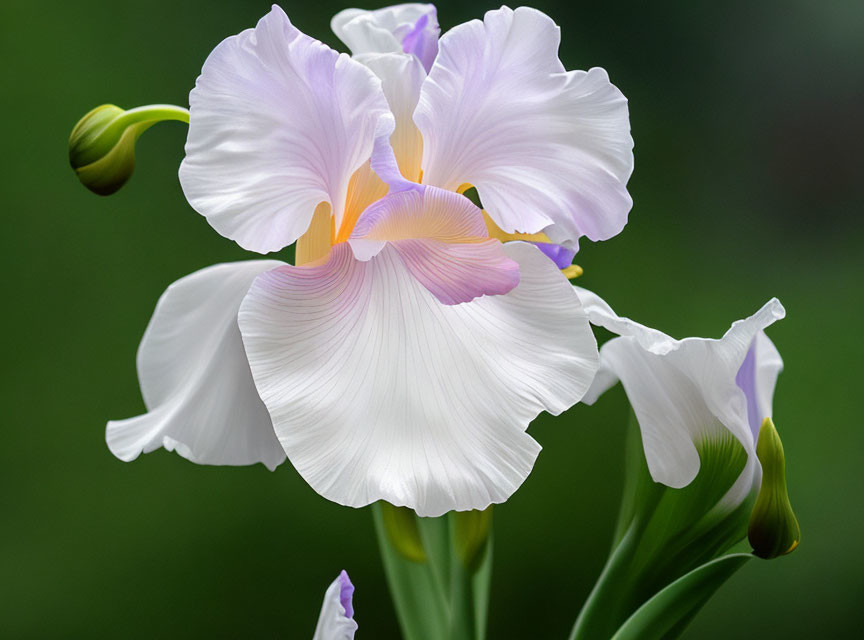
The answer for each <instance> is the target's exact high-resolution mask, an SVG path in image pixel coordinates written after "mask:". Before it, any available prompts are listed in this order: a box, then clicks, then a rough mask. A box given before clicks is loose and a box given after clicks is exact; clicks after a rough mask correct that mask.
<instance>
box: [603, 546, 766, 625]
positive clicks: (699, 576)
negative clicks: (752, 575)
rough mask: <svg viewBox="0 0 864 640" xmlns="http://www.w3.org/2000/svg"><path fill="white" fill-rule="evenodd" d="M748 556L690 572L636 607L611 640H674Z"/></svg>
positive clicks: (732, 556) (729, 557) (733, 556)
mask: <svg viewBox="0 0 864 640" xmlns="http://www.w3.org/2000/svg"><path fill="white" fill-rule="evenodd" d="M752 557H753V556H752V555H751V554H749V553H735V554H730V555H727V556H723V557H721V558H717V559H716V560H712V561H711V562H708V563H706V564H704V565H702V566H701V567H698V568H696V569H693V570H692V571H691V572H690V573H688V574H686V575H684V576H683V577H681V578H679V579H678V580H676V581H675V582H673V583H672V584H670V585H669V586H667V587H666V588H665V589H663V590H662V591H660V592H659V593H658V594H657V595H655V596H654V597H653V598H651V599H650V600H649V601H648V602H646V603H645V604H643V605H642V606H641V607H639V609H638V610H637V611H636V612H635V613H634V614H633V615H632V616H630V618H629V619H628V620H627V621H626V622H625V623H624V624H623V625H622V626H621V628H620V629H618V631H617V632H616V633H615V635H614V636H612V640H673V639H674V638H677V637H678V636H680V635H681V633H683V631H684V629H685V628H686V626H687V623H689V621H690V620H691V619H692V618H693V616H694V615H695V614H696V613H697V612H698V611H699V609H701V608H702V606H703V605H704V604H705V603H706V602H708V600H709V599H710V598H711V596H712V595H714V592H715V591H717V589H718V588H720V586H721V585H722V584H723V583H724V582H726V580H728V579H729V578H730V577H731V576H732V574H734V573H735V572H736V571H737V570H738V569H740V568H741V567H742V566H743V565H744V564H745V563H746V562H747V561H748V560H749V559H750V558H752Z"/></svg>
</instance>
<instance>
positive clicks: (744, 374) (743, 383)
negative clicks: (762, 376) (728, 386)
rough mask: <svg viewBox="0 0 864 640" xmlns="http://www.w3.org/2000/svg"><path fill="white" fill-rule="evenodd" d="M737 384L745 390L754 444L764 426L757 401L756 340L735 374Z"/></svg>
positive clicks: (748, 418)
mask: <svg viewBox="0 0 864 640" xmlns="http://www.w3.org/2000/svg"><path fill="white" fill-rule="evenodd" d="M735 384H737V385H738V388H739V389H741V391H743V392H744V396H745V397H746V398H747V420H748V421H749V422H750V431H751V432H752V433H753V444H756V441H757V440H758V439H759V428H760V427H761V426H762V418H761V417H760V416H759V404H758V402H757V401H756V340H755V339H754V340H753V342H752V343H751V344H750V348H749V349H748V350H747V355H746V356H745V357H744V362H742V363H741V367H740V368H739V369H738V373H737V374H736V375H735Z"/></svg>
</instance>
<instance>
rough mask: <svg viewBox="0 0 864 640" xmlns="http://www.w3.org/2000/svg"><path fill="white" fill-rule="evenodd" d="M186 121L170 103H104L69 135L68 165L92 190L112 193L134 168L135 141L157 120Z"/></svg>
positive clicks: (184, 114)
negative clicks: (126, 106) (131, 106)
mask: <svg viewBox="0 0 864 640" xmlns="http://www.w3.org/2000/svg"><path fill="white" fill-rule="evenodd" d="M163 120H178V121H181V122H186V123H188V122H189V111H188V110H186V109H183V108H182V107H175V106H172V105H150V106H146V107H138V108H136V109H130V110H128V111H127V110H125V109H121V108H120V107H118V106H115V105H113V104H103V105H101V106H99V107H96V108H95V109H93V110H92V111H90V112H89V113H88V114H87V115H85V116H84V117H83V118H81V120H80V121H79V122H78V124H76V125H75V128H74V129H72V134H71V135H70V136H69V164H71V165H72V168H73V169H74V170H75V173H76V174H77V175H78V179H79V180H81V183H82V184H83V185H84V186H85V187H87V188H88V189H90V191H92V192H93V193H97V194H99V195H101V196H107V195H111V194H112V193H114V192H115V191H117V190H118V189H120V187H122V186H123V185H124V184H126V182H127V181H128V180H129V178H130V177H131V176H132V172H133V171H134V170H135V142H136V141H137V140H138V138H139V136H140V135H141V134H142V133H144V132H145V131H146V130H147V129H149V128H150V127H152V126H153V125H154V124H156V123H157V122H161V121H163Z"/></svg>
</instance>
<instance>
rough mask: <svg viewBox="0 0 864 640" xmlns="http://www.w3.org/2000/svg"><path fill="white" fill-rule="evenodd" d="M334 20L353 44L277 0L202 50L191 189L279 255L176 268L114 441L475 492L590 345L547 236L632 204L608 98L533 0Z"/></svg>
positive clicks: (628, 149) (463, 498)
mask: <svg viewBox="0 0 864 640" xmlns="http://www.w3.org/2000/svg"><path fill="white" fill-rule="evenodd" d="M333 26H334V29H335V31H336V32H337V34H338V35H340V36H341V37H342V38H343V39H344V41H345V42H346V43H347V44H348V45H349V46H350V47H351V49H352V50H353V52H354V54H355V55H354V57H353V58H352V57H349V56H348V55H346V54H339V53H337V52H336V51H334V50H332V49H330V48H329V47H327V46H326V45H324V44H322V43H321V42H318V41H316V40H314V39H312V38H310V37H309V36H306V35H304V34H303V33H301V32H300V31H298V30H297V29H296V28H295V27H294V26H293V25H292V24H291V22H290V21H289V19H288V17H287V16H286V15H285V13H284V12H283V11H282V10H281V9H280V8H279V7H277V6H274V7H273V9H272V11H271V12H270V13H269V14H267V15H266V16H265V17H264V18H262V19H261V20H260V22H259V23H258V25H257V26H256V27H255V28H254V29H248V30H246V31H244V32H242V33H240V34H238V35H236V36H232V37H229V38H227V39H226V40H224V41H223V42H222V43H221V44H219V45H218V46H217V47H216V48H215V49H214V50H213V52H212V53H211V54H210V56H209V57H208V58H207V61H206V62H205V64H204V67H203V70H202V72H201V75H200V77H199V78H198V80H197V82H196V86H195V88H194V90H193V91H192V93H191V95H190V123H189V135H188V140H187V144H186V157H185V159H184V160H183V163H182V166H181V168H180V181H181V184H182V187H183V190H184V193H185V195H186V197H187V199H188V201H189V202H190V204H191V205H192V207H193V208H195V209H196V210H197V211H198V212H199V213H201V214H202V215H203V216H205V217H206V219H207V221H208V222H209V223H210V225H211V226H212V227H213V228H214V229H216V231H218V232H219V233H220V234H222V235H223V236H225V237H226V238H229V239H231V240H234V241H236V242H237V243H238V244H239V245H240V246H242V247H243V248H245V249H247V250H250V251H254V252H258V253H262V254H263V253H268V252H273V251H279V250H281V249H283V248H285V247H287V246H289V245H291V244H293V243H295V242H296V260H295V262H296V264H295V265H290V264H285V263H283V262H280V261H277V260H255V261H248V262H239V263H233V264H222V265H217V266H213V267H209V268H206V269H203V270H201V271H199V272H197V273H194V274H192V275H190V276H187V277H185V278H183V279H181V280H179V281H178V282H176V283H174V284H173V285H171V286H170V287H169V288H168V290H167V291H166V292H165V294H164V295H163V296H162V298H161V300H160V301H159V304H158V305H157V308H156V311H155V313H154V315H153V318H152V320H151V322H150V324H149V326H148V328H147V331H146V333H145V336H144V338H143V341H142V343H141V347H140V349H139V353H138V374H139V378H140V383H141V388H142V393H143V396H144V400H145V404H146V406H147V409H148V412H147V413H146V414H144V415H142V416H138V417H135V418H131V419H128V420H122V421H116V422H111V423H109V425H108V428H107V440H108V444H109V447H110V448H111V450H112V451H113V452H114V454H115V455H116V456H118V457H119V458H121V459H123V460H132V459H134V458H135V457H137V456H138V455H139V454H140V453H141V452H148V451H152V450H154V449H156V448H158V447H160V446H161V447H164V448H166V449H169V450H175V451H177V452H178V453H179V454H180V455H182V456H184V457H186V458H188V459H189V460H192V461H194V462H197V463H202V464H235V465H236V464H252V463H256V462H262V463H264V464H265V465H266V466H267V467H268V468H271V469H272V468H275V467H276V466H277V465H278V464H280V463H281V462H282V461H283V460H284V459H285V456H286V454H287V456H288V458H289V459H290V461H291V463H292V464H293V466H294V467H295V468H296V469H297V471H298V472H299V473H300V474H301V476H302V477H303V478H304V479H305V480H306V481H307V482H308V483H309V484H310V485H311V486H312V487H313V488H314V489H315V490H316V491H318V493H320V494H321V495H323V496H324V497H326V498H328V499H330V500H333V501H335V502H338V503H340V504H344V505H349V506H354V507H360V506H363V505H366V504H369V503H371V502H374V501H376V500H382V499H383V500H386V501H388V502H390V503H392V504H394V505H399V506H408V507H411V508H413V509H414V510H415V511H417V513H418V514H420V515H423V516H437V515H440V514H442V513H444V512H447V511H449V510H467V509H483V508H485V507H487V506H488V505H489V504H491V503H497V502H502V501H504V500H506V499H507V498H508V497H509V496H510V495H511V494H512V493H513V492H514V491H515V490H516V489H517V488H518V487H519V486H520V484H521V483H522V482H523V481H524V480H525V478H526V477H527V475H528V473H529V472H530V470H531V468H532V466H533V464H534V461H535V459H536V457H537V455H538V453H539V450H540V446H539V445H538V443H537V442H536V441H535V440H534V439H533V438H532V437H530V436H529V435H528V434H527V433H526V429H527V427H528V424H529V423H530V422H531V420H533V419H534V418H535V417H536V416H537V415H538V414H539V413H540V412H542V411H544V410H545V411H548V412H550V413H552V414H556V415H557V414H559V413H561V412H562V411H564V410H566V409H567V408H569V407H570V406H572V405H573V404H575V403H576V402H578V401H579V400H580V399H581V398H582V396H583V395H584V393H585V392H586V391H587V390H588V388H589V386H590V383H591V381H592V379H593V377H594V374H595V371H596V369H597V366H598V353H597V347H596V342H595V340H594V338H593V335H592V333H591V330H590V326H589V324H588V320H587V318H586V315H585V312H584V311H583V309H582V306H581V303H580V301H579V297H578V295H577V293H576V292H575V290H574V289H573V287H572V286H571V285H570V284H569V282H568V281H567V279H566V278H565V277H564V276H563V275H562V273H561V271H560V270H559V268H558V267H559V265H558V264H556V262H554V261H553V260H550V259H549V258H548V257H547V256H552V257H553V258H560V257H561V254H562V253H563V254H565V255H567V254H568V252H569V256H570V258H571V259H572V252H573V251H575V249H576V246H577V242H578V240H579V238H580V237H581V236H586V237H588V238H589V239H591V240H602V239H605V238H608V237H610V236H612V235H614V234H616V233H618V232H619V231H620V230H621V228H622V227H623V225H624V224H625V223H626V218H627V213H628V211H629V208H630V198H629V195H628V194H627V191H626V187H625V184H626V181H627V179H628V177H629V175H630V172H631V170H632V162H633V156H632V139H631V137H630V132H629V121H628V115H627V104H626V100H625V99H624V97H623V96H622V95H621V93H620V92H619V91H618V90H617V89H616V88H615V87H614V86H613V85H611V84H610V83H609V80H608V77H607V75H606V73H605V72H604V71H603V70H602V69H591V70H590V71H588V72H584V71H566V70H565V69H564V66H563V65H562V63H561V62H560V60H559V59H558V54H557V48H558V43H559V30H558V27H557V26H556V25H555V24H554V22H553V21H552V20H551V19H550V18H549V17H547V16H546V15H544V14H542V13H540V12H539V11H536V10H533V9H528V8H519V9H517V10H515V11H513V10H511V9H509V8H506V7H502V8H501V9H499V10H496V11H490V12H488V13H487V14H486V16H485V18H484V20H483V21H479V20H473V21H471V22H468V23H465V24H462V25H459V26H457V27H455V28H454V29H452V30H450V31H449V32H447V33H446V34H445V35H444V36H442V37H441V39H440V41H439V40H438V31H439V30H438V25H437V19H436V16H435V10H434V7H432V6H431V5H401V6H399V7H389V8H386V9H382V10H379V11H374V12H363V11H358V10H349V11H348V12H343V13H341V14H339V15H338V16H336V18H334V21H333ZM471 186H473V187H475V188H476V189H477V192H478V194H479V197H480V198H481V200H482V202H483V205H484V210H482V211H481V209H480V208H478V207H477V206H475V205H474V204H473V203H472V201H470V200H469V199H468V198H467V197H465V196H464V195H462V192H464V191H465V190H466V189H467V188H469V187H471ZM501 240H506V241H508V242H506V243H502V242H501ZM538 247H539V249H538ZM566 262H567V263H569V259H567V260H566Z"/></svg>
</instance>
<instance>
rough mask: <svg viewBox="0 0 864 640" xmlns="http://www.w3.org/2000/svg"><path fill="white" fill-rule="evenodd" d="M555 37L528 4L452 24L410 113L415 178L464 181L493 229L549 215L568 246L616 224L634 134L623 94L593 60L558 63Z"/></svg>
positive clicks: (540, 225) (518, 227) (626, 200)
mask: <svg viewBox="0 0 864 640" xmlns="http://www.w3.org/2000/svg"><path fill="white" fill-rule="evenodd" d="M559 41H560V34H559V29H558V27H557V26H556V25H555V23H554V22H553V21H552V20H551V19H550V18H549V17H548V16H546V15H544V14H543V13H541V12H539V11H537V10H535V9H530V8H527V7H520V8H519V9H516V10H515V11H513V10H511V9H509V8H507V7H502V8H501V9H498V10H495V11H489V12H487V13H486V16H485V18H484V21H483V22H480V21H478V20H473V21H471V22H467V23H465V24H462V25H459V26H458V27H455V28H454V29H451V30H450V31H448V32H447V33H446V34H445V35H444V36H443V37H442V38H441V42H440V52H439V54H438V57H437V58H436V60H435V64H434V65H433V66H432V69H431V71H430V72H429V77H428V78H427V80H426V82H424V84H423V87H422V91H421V95H420V102H419V104H418V106H417V110H416V111H415V113H414V120H415V122H416V123H417V126H418V127H419V129H420V131H421V133H422V135H423V182H424V183H426V184H433V185H437V186H440V187H444V188H446V189H457V188H459V187H460V186H462V185H463V184H466V183H468V184H472V185H474V186H475V187H476V188H477V191H478V193H479V195H480V198H481V200H482V201H483V206H484V208H485V210H486V211H487V212H488V213H489V215H490V216H491V217H492V218H493V219H494V220H495V222H496V223H497V224H498V226H500V227H501V228H502V229H503V230H504V231H507V232H509V233H513V232H527V233H536V232H539V231H541V230H543V229H545V228H547V227H549V226H553V227H557V229H556V231H555V235H556V240H555V242H557V243H559V244H565V243H566V244H569V245H571V246H574V243H575V242H576V240H578V238H579V236H582V235H585V236H587V237H589V238H590V239H592V240H603V239H606V238H609V237H611V236H613V235H615V234H616V233H618V232H619V231H620V230H621V229H622V228H623V226H624V225H625V224H626V220H627V213H628V212H629V210H630V207H631V204H632V203H631V199H630V196H629V195H628V193H627V189H626V182H627V180H628V179H629V177H630V173H631V172H632V169H633V153H632V149H633V140H632V138H631V137H630V124H629V116H628V110H627V101H626V99H625V98H624V96H623V95H622V94H621V92H620V91H619V90H618V89H617V88H615V87H614V86H613V85H612V84H610V82H609V78H608V77H607V75H606V72H605V71H603V70H602V69H591V70H590V71H588V72H584V71H569V72H568V71H565V70H564V67H563V65H562V64H561V62H560V60H559V59H558V44H559ZM558 238H560V239H558Z"/></svg>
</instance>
